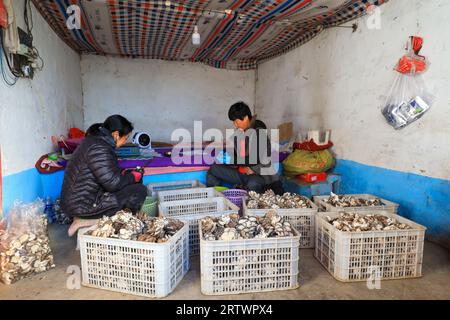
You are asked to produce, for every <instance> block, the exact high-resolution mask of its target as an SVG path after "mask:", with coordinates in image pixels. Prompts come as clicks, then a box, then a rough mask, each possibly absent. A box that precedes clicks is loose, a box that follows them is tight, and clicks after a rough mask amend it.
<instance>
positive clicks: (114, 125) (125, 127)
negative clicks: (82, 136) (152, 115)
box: [86, 114, 134, 137]
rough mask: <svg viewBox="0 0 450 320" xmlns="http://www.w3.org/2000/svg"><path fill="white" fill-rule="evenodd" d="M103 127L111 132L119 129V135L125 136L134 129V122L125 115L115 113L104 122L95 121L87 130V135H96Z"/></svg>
mask: <svg viewBox="0 0 450 320" xmlns="http://www.w3.org/2000/svg"><path fill="white" fill-rule="evenodd" d="M101 127H103V128H105V129H106V130H108V131H109V132H111V133H113V132H114V131H119V136H120V137H123V136H126V135H127V134H130V133H131V132H132V131H133V129H134V128H133V124H132V123H131V122H130V121H128V120H127V119H126V118H125V117H123V116H121V115H118V114H115V115H113V116H110V117H108V119H106V120H105V122H104V123H95V124H93V125H92V126H90V127H89V129H87V131H86V136H89V135H94V134H97V133H99V132H100V128H101Z"/></svg>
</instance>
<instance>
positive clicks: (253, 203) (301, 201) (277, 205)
mask: <svg viewBox="0 0 450 320" xmlns="http://www.w3.org/2000/svg"><path fill="white" fill-rule="evenodd" d="M310 207H311V206H310V204H309V200H308V199H307V198H305V197H303V196H301V195H299V194H295V193H290V192H286V193H285V194H283V195H282V196H280V195H276V194H275V193H274V192H273V190H267V191H266V192H265V193H263V194H260V193H257V192H255V191H250V192H249V193H248V201H247V208H248V209H299V208H310Z"/></svg>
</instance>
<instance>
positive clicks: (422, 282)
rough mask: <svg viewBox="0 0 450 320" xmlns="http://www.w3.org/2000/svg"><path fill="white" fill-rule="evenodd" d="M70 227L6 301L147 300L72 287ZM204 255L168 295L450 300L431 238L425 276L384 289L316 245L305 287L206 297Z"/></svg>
mask: <svg viewBox="0 0 450 320" xmlns="http://www.w3.org/2000/svg"><path fill="white" fill-rule="evenodd" d="M66 231H67V226H58V225H55V226H51V228H50V236H51V239H52V248H53V252H54V256H55V263H56V268H54V269H52V270H50V271H48V272H46V273H43V274H39V275H35V276H33V277H30V278H27V279H23V280H21V281H19V282H17V283H15V284H13V285H10V286H6V285H3V284H1V283H0V300H7V299H143V298H142V297H138V296H133V295H126V294H121V293H115V292H110V291H105V290H99V289H91V288H86V287H81V289H79V290H69V289H67V287H66V281H67V278H68V274H66V270H67V267H68V266H70V265H80V257H79V252H78V251H75V247H76V239H69V238H67V236H66ZM199 269H200V267H199V261H198V259H195V260H193V261H192V266H191V269H190V271H189V272H188V274H187V275H186V276H185V277H184V279H183V280H182V281H181V283H180V284H179V285H178V287H177V288H176V289H175V291H174V292H173V293H172V294H171V295H169V296H168V297H166V299H188V300H201V299H223V300H232V299H244V300H246V299H280V300H288V299H298V300H308V299H388V300H402V299H450V250H448V249H445V248H442V247H440V246H438V245H436V244H433V243H430V242H427V243H426V244H425V253H424V266H423V274H424V276H423V277H422V278H420V279H411V280H394V281H383V282H382V283H381V290H369V289H368V288H367V286H366V284H365V283H341V282H338V281H336V280H335V279H334V278H333V277H332V276H331V275H330V274H329V273H328V272H327V271H326V270H325V269H324V268H323V267H322V266H321V265H320V264H319V263H318V262H317V261H316V259H315V258H314V256H313V250H309V249H305V250H301V252H300V270H299V272H300V288H299V289H297V290H290V291H277V292H270V293H257V294H245V295H229V296H220V297H218V296H204V295H202V294H201V292H200V270H199Z"/></svg>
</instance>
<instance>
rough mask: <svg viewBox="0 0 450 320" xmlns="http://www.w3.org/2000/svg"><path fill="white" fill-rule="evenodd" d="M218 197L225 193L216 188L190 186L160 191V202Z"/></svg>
mask: <svg viewBox="0 0 450 320" xmlns="http://www.w3.org/2000/svg"><path fill="white" fill-rule="evenodd" d="M216 197H223V194H222V193H221V192H219V191H217V190H216V189H214V188H189V189H176V190H168V191H159V192H158V201H159V202H170V201H181V200H193V199H207V198H216Z"/></svg>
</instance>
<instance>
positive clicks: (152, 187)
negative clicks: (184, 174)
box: [147, 180, 205, 198]
mask: <svg viewBox="0 0 450 320" xmlns="http://www.w3.org/2000/svg"><path fill="white" fill-rule="evenodd" d="M192 188H205V185H204V184H203V183H201V182H200V181H198V180H179V181H167V182H155V183H149V184H147V190H148V195H149V196H151V197H154V198H156V197H158V194H159V192H160V191H169V190H180V189H192Z"/></svg>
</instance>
